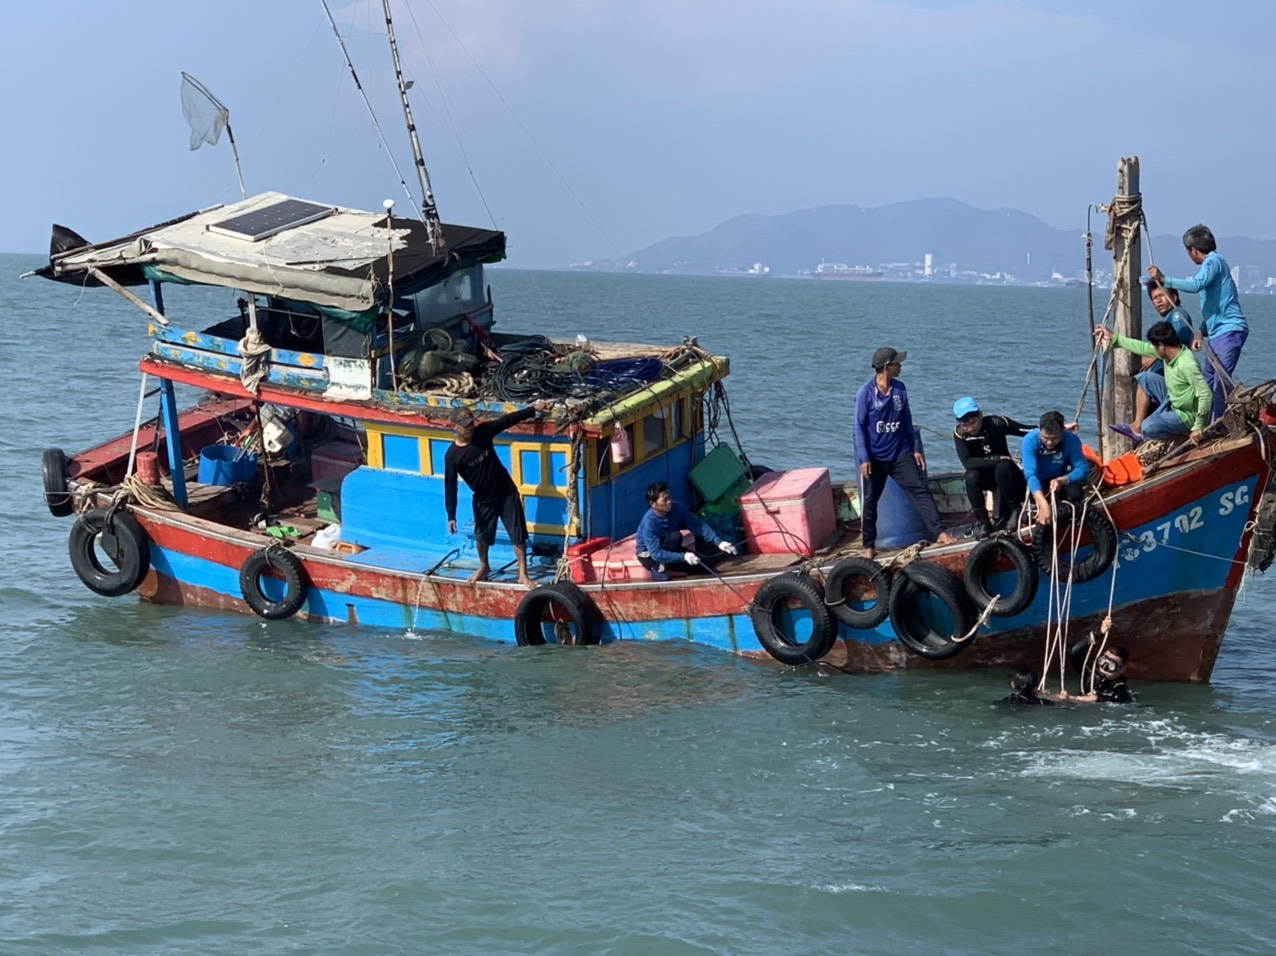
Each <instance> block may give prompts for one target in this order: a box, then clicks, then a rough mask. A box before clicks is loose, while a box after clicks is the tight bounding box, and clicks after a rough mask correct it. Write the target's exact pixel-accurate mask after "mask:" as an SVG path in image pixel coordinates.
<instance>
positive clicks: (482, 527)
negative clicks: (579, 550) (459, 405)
mask: <svg viewBox="0 0 1276 956" xmlns="http://www.w3.org/2000/svg"><path fill="white" fill-rule="evenodd" d="M548 408H549V403H548V402H534V403H533V404H532V405H530V406H528V407H527V408H524V409H520V410H519V411H517V412H510V414H508V415H502V416H501V417H500V418H494V419H492V420H491V421H490V422H483V423H482V424H478V422H477V421H476V420H475V418H474V414H473V413H472V412H470V411H468V410H467V411H463V412H461V413H460V415H459V416H458V417H457V419H456V424H455V425H454V429H455V432H456V438H455V439H454V440H453V442H452V446H451V447H450V448H449V449H448V450H447V454H446V455H444V456H443V463H444V470H443V495H444V503H445V504H446V506H447V530H448V533H449V534H456V476H457V475H460V476H461V477H462V478H464V479H465V483H466V485H468V486H469V489H470V491H472V492H473V493H474V543H475V545H476V546H477V548H478V556H479V566H478V570H477V571H475V572H474V573H473V574H472V575H470V583H471V584H473V583H474V582H476V581H482V580H483V579H485V578H486V577H487V576H488V575H489V574H491V572H492V569H491V567H489V566H488V563H487V550H488V548H490V547H491V546H492V545H493V544H495V543H496V519H497V518H498V517H499V518H500V519H501V524H503V525H505V533H506V534H508V535H509V536H510V543H511V544H513V545H514V555H515V556H516V557H517V558H518V583H519V584H521V585H523V586H524V587H528V588H530V587H531V586H532V579H531V578H529V577H528V576H527V518H526V516H524V514H523V500H522V499H521V498H520V497H519V496H518V489H517V488H516V487H515V486H514V479H513V478H511V477H510V473H509V472H508V471H506V470H505V466H504V465H503V464H501V460H500V459H499V458H497V457H496V449H495V448H494V447H493V444H492V443H493V440H494V439H495V438H496V436H497V435H499V434H500V433H501V432H503V431H505V429H507V428H510V427H512V426H514V425H517V424H518V423H519V422H525V421H527V420H528V419H529V418H531V417H532V416H533V415H535V414H536V413H537V412H543V411H545V410H547V409H548Z"/></svg>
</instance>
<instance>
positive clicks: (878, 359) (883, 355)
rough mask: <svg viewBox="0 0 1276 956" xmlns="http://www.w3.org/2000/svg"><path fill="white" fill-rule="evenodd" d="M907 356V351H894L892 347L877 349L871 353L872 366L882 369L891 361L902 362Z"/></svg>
mask: <svg viewBox="0 0 1276 956" xmlns="http://www.w3.org/2000/svg"><path fill="white" fill-rule="evenodd" d="M906 358H908V353H907V352H896V351H895V350H894V349H886V348H883V349H878V350H877V351H876V352H874V353H873V368H875V369H884V368H885V367H886V366H888V365H890V364H891V363H892V362H902V361H904V359H906Z"/></svg>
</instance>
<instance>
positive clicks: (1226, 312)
mask: <svg viewBox="0 0 1276 956" xmlns="http://www.w3.org/2000/svg"><path fill="white" fill-rule="evenodd" d="M1183 248H1184V249H1186V250H1187V257H1188V258H1189V259H1191V260H1192V262H1193V263H1194V264H1195V265H1198V266H1200V271H1198V272H1197V273H1196V275H1195V276H1193V277H1192V278H1190V279H1176V278H1174V277H1173V276H1167V275H1165V273H1163V272H1162V271H1161V270H1160V268H1159V267H1158V266H1156V265H1150V266H1148V276H1149V277H1151V279H1152V281H1153V282H1159V283H1161V284H1162V285H1163V286H1165V288H1167V289H1177V290H1178V291H1179V292H1199V293H1200V295H1201V329H1200V332H1199V333H1198V334H1197V339H1196V341H1195V342H1193V343H1192V350H1193V351H1196V352H1199V351H1200V350H1201V348H1202V346H1203V347H1204V348H1205V350H1206V357H1207V358H1206V361H1205V367H1204V369H1203V371H1204V372H1205V381H1206V382H1207V383H1209V386H1210V391H1211V392H1212V393H1213V394H1214V410H1213V417H1214V419H1218V418H1221V417H1222V415H1223V412H1225V411H1226V410H1227V393H1228V392H1229V391H1230V390H1231V386H1232V373H1233V372H1235V371H1236V363H1237V362H1239V361H1240V358H1241V349H1242V348H1243V347H1244V345H1245V340H1246V339H1247V338H1249V323H1248V322H1246V321H1245V313H1244V312H1242V311H1241V303H1240V297H1239V295H1238V294H1237V292H1236V283H1235V282H1234V281H1233V280H1232V273H1231V270H1230V269H1228V267H1227V263H1226V262H1225V261H1224V260H1223V257H1222V256H1220V255H1219V254H1218V243H1217V242H1216V241H1215V239H1214V233H1212V232H1210V230H1209V227H1208V226H1203V225H1200V224H1197V225H1195V226H1193V227H1192V228H1191V229H1189V230H1188V231H1187V232H1185V233H1183Z"/></svg>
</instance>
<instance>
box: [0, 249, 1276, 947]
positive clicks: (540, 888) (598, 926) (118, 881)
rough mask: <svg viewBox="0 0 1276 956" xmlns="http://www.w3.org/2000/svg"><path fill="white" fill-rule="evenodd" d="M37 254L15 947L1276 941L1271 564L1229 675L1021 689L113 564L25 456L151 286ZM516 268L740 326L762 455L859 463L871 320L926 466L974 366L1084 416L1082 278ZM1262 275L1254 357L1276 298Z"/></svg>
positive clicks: (713, 334) (21, 393)
mask: <svg viewBox="0 0 1276 956" xmlns="http://www.w3.org/2000/svg"><path fill="white" fill-rule="evenodd" d="M35 264H37V263H36V261H35V260H34V259H29V258H25V257H0V315H2V316H3V324H2V326H0V327H2V328H3V332H2V333H0V334H2V336H3V347H0V380H3V382H4V386H5V396H6V400H5V406H4V407H5V408H6V409H7V411H8V414H7V415H6V418H5V422H4V427H3V428H0V488H3V489H4V494H3V496H2V497H0V529H3V535H2V537H0V568H2V569H3V573H2V574H0V607H2V608H3V614H2V615H0V638H2V639H0V953H3V954H41V956H43V954H54V953H57V954H64V953H127V954H152V953H153V954H161V953H163V954H169V953H201V954H244V953H253V954H273V953H323V954H384V953H419V952H435V953H474V954H479V953H611V954H644V953H656V954H665V953H688V954H691V953H695V954H700V953H714V954H773V953H914V952H919V953H935V952H942V953H969V954H984V953H1022V952H1025V951H1038V952H1072V951H1076V950H1079V949H1091V948H1096V947H1097V948H1101V949H1104V950H1111V951H1122V952H1130V953H1161V952H1199V953H1269V952H1271V951H1272V950H1273V948H1274V947H1276V921H1274V920H1273V918H1272V915H1271V901H1272V899H1273V897H1276V675H1274V674H1273V673H1272V668H1271V662H1272V653H1271V647H1272V641H1273V624H1272V620H1273V611H1276V581H1273V580H1272V579H1270V578H1264V577H1259V578H1257V579H1255V580H1253V581H1251V582H1250V583H1249V584H1247V586H1246V588H1245V590H1244V592H1243V593H1242V595H1241V598H1240V601H1239V603H1238V606H1237V609H1236V613H1235V615H1234V617H1233V619H1232V625H1231V627H1230V629H1229V631H1228V635H1227V639H1226V642H1225V643H1224V645H1223V651H1222V654H1221V656H1220V659H1219V662H1218V667H1217V669H1216V670H1215V673H1214V682H1213V684H1212V685H1210V686H1188V685H1169V684H1142V685H1140V686H1138V687H1137V688H1136V690H1137V691H1138V693H1139V698H1140V703H1139V705H1138V706H1137V707H1126V708H1119V707H1089V708H1082V707H1071V708H1070V707H1054V708H1038V709H1036V710H1035V711H1033V712H1025V713H1011V712H1006V711H1003V710H1000V709H997V708H995V707H993V706H992V705H991V702H992V701H993V700H994V699H996V698H998V697H1000V696H1002V695H1003V694H1004V693H1006V691H1007V687H1006V684H1007V681H1008V678H1009V676H1010V675H1009V674H1008V673H1005V672H1002V671H978V672H954V673H944V674H924V675H889V676H873V677H862V676H846V675H836V676H827V675H823V674H821V673H820V672H818V670H816V669H784V668H781V667H778V666H772V665H769V664H759V663H751V662H745V661H741V660H738V659H735V658H732V657H730V656H728V655H726V654H722V653H718V652H715V651H710V650H706V649H702V648H696V647H692V646H687V645H676V644H650V645H648V644H630V643H623V644H616V645H610V646H606V647H594V648H555V647H548V648H518V647H515V646H513V645H512V644H506V645H502V644H493V643H487V642H484V641H481V640H478V639H475V638H470V637H466V636H460V635H452V634H446V633H429V632H409V633H402V632H387V631H372V630H362V629H358V628H350V627H341V626H320V625H309V624H305V623H302V622H297V621H284V622H271V623H267V622H263V621H260V620H257V619H255V618H253V617H250V616H247V615H237V614H229V613H222V612H214V611H207V610H201V609H184V608H171V607H150V606H145V605H141V604H139V603H138V602H137V601H136V600H135V599H133V598H131V597H130V598H123V599H115V600H111V599H106V598H100V597H97V596H95V595H93V594H92V593H90V592H89V591H87V590H86V589H85V588H84V587H83V586H82V585H81V584H80V583H79V582H78V581H77V580H76V578H75V575H74V573H73V572H72V570H71V567H70V563H69V560H68V557H67V550H66V537H67V533H68V532H69V530H70V519H54V518H52V517H50V515H49V514H48V512H47V510H46V509H45V507H44V504H43V501H42V498H41V492H42V485H41V480H40V453H41V451H42V449H44V448H45V447H48V446H55V445H56V446H60V447H63V448H65V449H66V450H67V451H68V452H72V451H75V450H78V449H81V448H83V447H85V446H87V445H90V444H92V443H95V442H98V441H101V440H102V439H104V438H107V437H111V436H115V435H118V434H120V433H122V432H124V431H125V430H127V429H128V428H129V427H131V424H132V420H133V415H134V409H135V403H136V400H137V390H138V383H137V380H136V362H137V359H138V357H139V356H140V355H141V353H142V352H143V350H144V349H145V348H146V336H145V326H146V319H145V318H144V317H143V316H142V314H141V313H140V312H137V311H136V310H135V309H133V308H132V307H131V306H128V305H126V304H124V303H122V302H120V300H119V299H118V298H117V297H116V296H114V295H113V294H111V293H110V292H108V291H106V290H87V291H81V290H78V289H75V288H70V287H66V286H56V285H53V284H51V283H47V282H43V281H41V280H27V281H26V282H23V283H21V284H19V283H18V282H17V281H16V280H15V277H16V275H17V274H18V273H19V272H21V271H22V270H23V269H26V268H30V267H31V266H33V265H35ZM491 283H492V287H493V293H494V297H495V300H496V316H497V319H498V322H499V323H500V325H499V327H500V328H501V329H503V330H505V331H515V332H528V333H532V332H550V333H553V334H557V335H564V336H567V337H569V338H572V337H574V336H576V335H578V334H583V335H587V336H588V337H589V338H590V339H591V340H605V339H619V340H629V341H639V340H649V339H659V340H666V341H681V339H682V337H683V336H695V337H697V338H698V339H699V341H700V344H701V345H703V346H704V347H705V348H706V349H708V350H710V351H713V352H715V353H725V354H728V355H730V356H731V358H732V362H733V374H732V375H731V377H730V379H729V380H728V394H729V397H730V413H731V421H732V422H733V423H734V426H735V429H736V431H737V432H738V434H739V437H740V440H741V441H742V443H743V444H744V446H745V450H746V451H747V452H748V454H749V456H750V458H751V459H752V460H754V461H755V462H759V463H763V464H767V465H770V466H772V467H777V468H782V467H790V466H799V465H809V464H812V463H817V462H818V463H821V464H827V465H828V466H829V467H830V468H831V469H832V471H833V473H834V475H835V476H838V477H850V475H852V474H853V469H854V458H853V451H852V445H851V437H850V436H851V426H850V416H851V409H852V403H853V397H854V392H855V389H856V388H857V387H858V386H859V385H860V384H861V383H862V382H863V381H864V380H866V379H867V377H868V375H869V374H870V370H869V368H868V361H869V356H870V355H871V354H872V352H873V350H874V349H875V348H877V347H879V346H882V345H890V346H893V347H895V348H898V349H903V350H907V351H908V353H909V357H908V360H907V362H906V363H905V365H904V372H903V378H904V381H905V382H906V383H907V384H908V386H909V391H910V394H911V396H912V402H913V408H914V412H915V415H916V416H917V419H918V422H919V424H921V425H922V427H923V429H924V431H923V435H924V437H925V438H926V443H927V450H928V453H929V455H930V457H931V460H932V463H933V465H932V467H935V468H943V467H948V466H952V465H953V464H955V458H954V454H953V450H952V446H951V441H950V440H949V439H948V438H947V435H948V434H949V429H950V427H951V426H950V421H951V419H950V415H949V409H950V408H951V405H952V401H953V399H955V398H956V397H958V396H960V395H966V394H969V395H973V396H975V397H976V398H977V399H978V400H979V401H980V402H981V404H982V405H983V407H984V408H985V409H987V410H989V411H995V412H1002V413H1005V414H1009V415H1011V416H1013V417H1016V418H1018V419H1020V420H1023V421H1034V420H1035V419H1036V417H1037V416H1038V415H1039V414H1040V413H1041V412H1042V411H1044V410H1046V409H1049V408H1059V409H1061V410H1063V411H1064V412H1065V414H1067V415H1068V416H1069V417H1071V414H1072V413H1073V412H1074V411H1075V408H1076V405H1077V402H1078V399H1079V397H1080V392H1081V385H1082V382H1083V380H1084V376H1085V370H1086V367H1087V364H1088V361H1089V355H1090V353H1089V347H1088V341H1087V334H1086V330H1087V327H1088V322H1089V320H1088V318H1087V306H1086V297H1085V291H1084V290H1058V289H1007V288H966V287H929V286H921V285H918V286H910V285H888V284H858V283H836V282H834V283H827V282H816V281H798V280H780V279H775V280H770V279H744V278H735V279H726V278H722V279H714V278H674V277H644V276H593V275H577V274H558V273H532V272H517V271H509V270H494V271H493V272H492V275H491ZM171 305H172V303H171V302H170V306H171ZM205 305H206V307H207V308H208V309H209V310H210V313H211V314H212V315H213V316H217V315H221V314H222V313H225V314H226V315H230V314H233V312H234V302H233V299H232V298H231V297H230V296H212V297H206V301H205ZM1103 305H1104V298H1103V295H1102V293H1100V294H1099V302H1098V311H1099V312H1100V313H1101V312H1102V307H1103ZM1191 305H1192V303H1191V302H1190V300H1189V302H1188V306H1189V308H1191ZM1243 305H1244V307H1245V309H1246V311H1247V313H1248V315H1249V318H1250V321H1251V324H1252V326H1253V329H1254V332H1253V337H1252V338H1251V339H1250V342H1249V344H1248V346H1247V348H1246V354H1245V357H1244V359H1243V360H1242V363H1241V367H1240V376H1241V378H1242V379H1244V380H1246V381H1251V382H1255V381H1259V380H1261V379H1264V378H1267V377H1270V376H1272V375H1273V374H1274V373H1276V367H1273V366H1271V365H1270V364H1269V361H1270V360H1269V358H1268V357H1269V356H1271V355H1273V354H1276V353H1274V352H1273V348H1272V346H1273V342H1274V336H1276V331H1274V330H1276V307H1274V306H1276V300H1272V299H1267V298H1261V297H1253V296H1247V297H1245V298H1244V299H1243ZM1084 417H1085V412H1084V411H1083V419H1084ZM719 433H720V435H721V437H722V438H724V439H725V438H728V437H729V434H730V428H729V425H728V422H727V420H726V417H725V416H724V417H723V419H722V421H720V423H719ZM440 520H442V518H441V517H440Z"/></svg>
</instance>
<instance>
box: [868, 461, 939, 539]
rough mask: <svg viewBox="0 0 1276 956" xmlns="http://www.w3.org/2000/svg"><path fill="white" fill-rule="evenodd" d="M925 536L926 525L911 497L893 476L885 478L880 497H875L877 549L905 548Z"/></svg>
mask: <svg viewBox="0 0 1276 956" xmlns="http://www.w3.org/2000/svg"><path fill="white" fill-rule="evenodd" d="M923 477H925V476H923ZM926 537H928V536H927V534H926V525H925V524H924V523H923V522H922V516H921V515H919V514H918V513H917V509H916V508H915V507H913V499H912V498H910V497H909V496H908V495H907V494H905V493H904V489H903V488H901V487H900V486H899V485H897V484H895V479H894V478H887V479H886V487H885V488H883V489H882V497H880V498H878V499H877V545H876V547H877V549H878V550H879V551H880V550H882V549H885V548H907V547H908V546H909V545H910V544H916V543H917V542H918V541H922V540H924V539H925V538H926Z"/></svg>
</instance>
